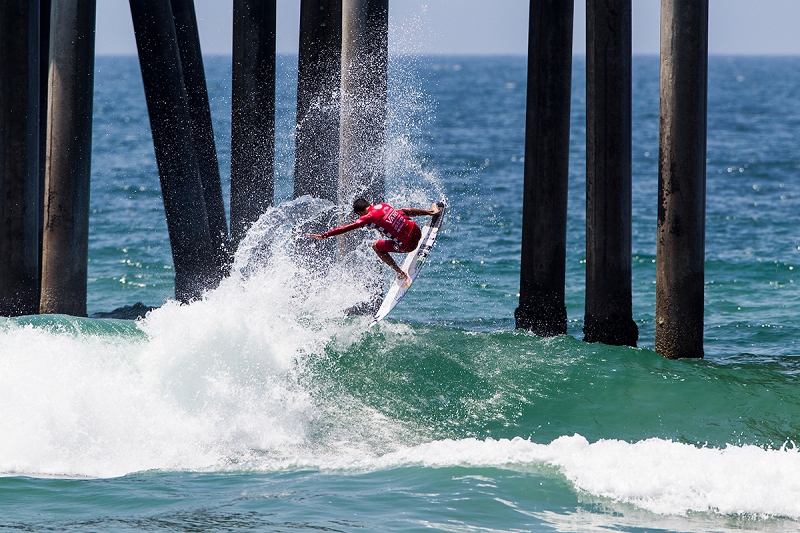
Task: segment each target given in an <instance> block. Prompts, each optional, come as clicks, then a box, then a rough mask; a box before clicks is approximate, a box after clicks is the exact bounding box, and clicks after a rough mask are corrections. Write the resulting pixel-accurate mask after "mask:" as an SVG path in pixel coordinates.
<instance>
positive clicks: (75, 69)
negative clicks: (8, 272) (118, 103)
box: [40, 0, 95, 316]
mask: <svg viewBox="0 0 800 533" xmlns="http://www.w3.org/2000/svg"><path fill="white" fill-rule="evenodd" d="M51 24H52V26H51V34H50V70H49V87H50V90H49V94H48V110H47V124H48V126H47V168H46V171H45V194H44V230H43V236H42V248H43V252H42V291H41V302H40V312H42V313H63V314H68V315H74V316H86V272H87V266H88V244H89V178H90V172H91V151H92V98H93V90H94V27H95V2H94V0H90V1H82V0H53V2H52V11H51Z"/></svg>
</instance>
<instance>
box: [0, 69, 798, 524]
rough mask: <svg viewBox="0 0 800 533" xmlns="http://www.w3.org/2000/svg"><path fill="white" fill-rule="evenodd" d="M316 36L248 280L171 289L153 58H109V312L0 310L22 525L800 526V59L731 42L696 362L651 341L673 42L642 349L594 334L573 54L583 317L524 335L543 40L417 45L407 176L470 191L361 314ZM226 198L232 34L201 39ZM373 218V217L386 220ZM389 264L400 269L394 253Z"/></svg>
mask: <svg viewBox="0 0 800 533" xmlns="http://www.w3.org/2000/svg"><path fill="white" fill-rule="evenodd" d="M295 61H296V58H293V57H289V56H285V57H281V58H280V67H279V72H278V110H279V115H278V120H277V124H278V126H277V128H278V129H277V134H276V153H277V161H276V169H277V171H276V208H275V209H273V210H271V211H270V212H269V213H267V214H266V215H265V216H264V217H262V219H261V220H260V221H259V222H258V223H257V224H256V225H255V226H254V228H253V230H252V231H251V233H250V234H249V235H248V238H247V239H246V240H245V242H244V243H243V245H242V247H241V248H240V250H239V251H238V253H237V257H236V263H235V265H234V271H233V274H232V276H231V277H230V278H229V279H227V280H225V281H224V282H223V284H222V285H221V287H220V288H219V289H218V290H216V291H214V292H212V293H210V294H208V295H207V296H206V298H205V299H204V300H202V301H199V302H195V303H193V304H192V305H189V306H181V305H178V304H176V303H174V302H172V301H170V297H171V295H172V276H173V272H172V266H171V257H170V251H169V242H168V238H167V235H166V224H165V222H164V215H163V207H162V205H161V198H160V193H159V186H158V177H157V173H156V169H155V162H154V156H153V151H152V143H151V140H150V137H149V130H148V124H147V116H146V108H145V104H144V95H143V91H142V88H141V79H140V77H139V74H138V64H137V62H136V59H135V58H98V61H97V78H96V95H95V119H94V155H93V161H92V179H93V184H92V197H91V202H92V206H91V207H92V218H91V229H90V263H89V269H90V270H89V276H90V280H89V312H90V313H100V312H107V311H111V310H112V309H115V308H117V307H120V306H123V305H132V304H134V303H135V302H143V303H144V304H145V305H146V306H152V307H157V308H158V309H156V310H154V311H152V312H150V313H149V314H148V315H147V317H146V318H145V319H143V320H139V321H136V322H134V321H128V320H112V319H97V318H88V319H86V318H74V317H64V316H39V317H21V318H12V319H0V413H2V416H0V473H2V477H0V531H295V530H301V531H319V530H323V531H364V530H366V531H404V532H406V531H423V530H436V531H457V532H484V531H487V532H488V531H609V530H610V531H795V530H800V524H799V523H798V520H800V481H798V480H800V455H799V454H798V450H797V447H796V445H795V443H796V442H798V440H800V392H798V391H800V388H799V387H798V377H797V376H798V369H800V366H799V365H800V363H798V361H800V360H799V359H798V357H797V356H798V354H799V352H798V348H797V344H796V342H797V339H798V330H797V319H798V310H797V309H798V305H797V304H798V297H799V296H800V294H798V290H797V288H796V285H797V284H798V283H800V282H798V283H795V276H796V267H797V265H798V258H800V255H798V254H800V231H798V229H797V227H798V225H797V218H796V217H797V213H798V212H800V211H799V210H798V208H799V207H800V206H799V205H798V203H800V200H799V199H800V180H798V179H797V178H798V177H800V175H799V174H800V150H799V149H798V146H800V143H798V140H799V139H798V136H800V133H799V132H800V111H798V110H800V101H798V100H800V91H798V86H800V75H798V72H800V68H798V67H800V59H797V58H740V57H733V58H728V57H712V58H711V60H710V71H709V119H708V120H709V122H708V131H709V139H708V167H707V175H708V183H707V189H708V200H707V240H706V252H707V261H706V296H705V298H706V333H705V352H706V357H705V359H703V360H691V361H668V360H665V359H663V358H661V357H660V356H658V355H656V354H655V353H654V352H653V351H652V346H653V325H652V323H653V309H654V301H655V286H654V279H655V266H654V260H655V206H656V197H657V189H656V186H657V161H656V154H657V149H658V145H657V140H658V139H657V131H658V60H657V58H655V57H637V58H636V59H635V61H634V95H633V96H634V113H633V116H634V123H633V128H634V129H633V140H634V146H633V171H634V175H633V182H634V192H633V194H634V201H633V205H634V235H633V257H632V264H633V282H634V318H635V320H636V322H637V324H638V326H639V329H640V341H639V347H638V348H626V347H610V346H604V345H599V344H586V343H583V342H582V341H581V338H582V333H581V329H582V317H583V291H584V279H583V277H584V258H585V251H584V239H585V237H584V226H585V217H584V214H583V202H584V196H583V194H584V193H583V189H584V187H585V182H584V175H585V170H584V165H585V146H584V141H583V137H584V133H585V103H584V93H585V83H584V74H583V71H584V67H585V65H584V62H583V59H582V58H576V60H575V70H574V75H573V76H574V88H573V100H572V114H573V119H572V134H571V135H572V151H571V160H570V165H571V166H570V197H569V221H568V250H567V293H566V294H567V310H568V318H569V324H568V333H569V334H568V335H567V336H563V337H556V338H550V339H543V338H538V337H536V336H534V335H531V334H528V333H525V332H521V331H515V330H514V329H513V328H514V322H513V311H514V308H515V307H516V305H517V298H518V297H517V292H518V286H519V240H520V224H521V207H522V206H521V203H520V198H521V191H522V167H523V155H524V154H523V142H524V101H525V59H524V58H517V57H483V58H477V57H455V58H412V59H409V58H406V59H400V58H396V59H395V60H394V62H393V64H392V68H391V71H390V85H391V93H390V119H389V132H390V135H389V138H390V141H389V154H390V157H389V162H390V164H389V170H388V175H387V191H388V200H389V201H390V202H392V203H397V204H403V205H407V204H412V205H418V204H421V205H425V203H428V202H431V201H433V200H436V199H439V198H440V197H442V196H444V197H446V198H447V201H448V204H449V205H450V210H449V212H448V219H447V220H446V223H445V226H444V228H443V233H442V234H441V237H440V239H439V240H438V242H437V245H436V248H435V249H434V251H433V254H432V255H431V257H430V263H429V264H428V265H427V266H426V269H425V271H423V273H422V274H421V276H420V277H419V279H418V280H417V282H416V283H415V285H414V287H413V289H412V291H411V292H410V293H409V294H408V296H407V297H406V298H405V299H404V300H403V302H402V303H401V305H400V306H398V308H397V309H396V310H395V311H394V312H393V314H392V315H391V316H390V318H389V319H388V320H387V321H386V322H384V323H382V324H380V325H379V326H378V327H376V328H373V329H368V328H367V324H368V320H367V319H366V318H361V317H346V316H345V313H344V310H345V309H347V308H348V307H350V306H351V305H353V304H355V303H358V302H359V301H361V300H363V299H364V298H366V297H367V296H368V292H369V291H368V288H367V287H366V285H365V284H364V282H363V281H362V280H363V278H364V275H365V274H364V271H363V270H362V269H361V265H363V263H364V261H365V259H366V258H369V257H370V254H371V253H372V252H371V251H370V250H369V249H368V247H367V246H364V247H362V248H361V249H360V250H359V251H357V252H356V253H355V254H354V256H353V257H351V258H349V259H348V260H347V261H345V262H343V263H341V264H339V265H336V266H335V267H333V268H332V269H331V270H330V271H328V272H325V273H324V274H320V273H319V272H314V271H311V270H309V269H308V268H307V267H308V264H307V261H306V260H305V258H304V257H303V255H302V253H300V251H302V250H303V249H305V248H304V247H303V246H296V244H298V242H299V240H298V239H299V237H298V234H299V233H300V232H299V230H298V228H302V227H303V225H304V224H307V223H309V222H310V221H312V220H313V219H316V218H318V217H323V218H324V217H325V216H329V215H330V213H331V210H332V209H334V208H333V207H332V206H330V205H327V204H324V202H317V201H312V200H310V199H300V200H298V201H290V200H291V198H290V197H291V191H292V188H291V178H292V168H293V145H294V138H293V133H292V131H293V126H294V115H293V113H294V93H293V91H294V84H295V83H296V81H295V78H294V73H293V70H292V69H293V65H294V62H295ZM206 68H207V75H208V77H209V90H210V94H211V98H212V114H213V115H214V120H215V124H214V127H215V132H216V135H217V147H218V151H219V154H220V165H221V171H222V174H223V188H224V190H225V195H226V196H227V194H228V193H227V189H228V181H227V180H228V172H229V170H228V169H229V153H230V151H229V132H230V120H229V113H230V83H229V76H230V74H229V72H230V70H229V69H230V67H229V60H228V59H227V58H210V59H209V61H208V63H207V66H206ZM369 237H370V235H369V234H367V233H366V232H365V238H369ZM386 275H387V278H386V279H387V281H388V273H387V274H386Z"/></svg>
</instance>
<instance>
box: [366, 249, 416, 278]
mask: <svg viewBox="0 0 800 533" xmlns="http://www.w3.org/2000/svg"><path fill="white" fill-rule="evenodd" d="M384 242H386V241H378V242H376V243H375V244H373V245H372V249H373V250H375V253H376V254H378V257H380V259H381V261H383V262H384V263H386V264H387V265H389V266H390V267H391V268H392V270H394V271H395V272H397V279H405V278H407V277H408V274H406V273H405V272H403V270H402V269H401V268H400V267H399V266H397V263H395V261H394V259H393V258H392V256H391V255H389V252H386V251H384V250H383V248H384V247H385V246H381V245H380V243H384Z"/></svg>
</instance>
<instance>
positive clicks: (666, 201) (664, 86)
mask: <svg viewBox="0 0 800 533" xmlns="http://www.w3.org/2000/svg"><path fill="white" fill-rule="evenodd" d="M707 77H708V0H662V2H661V112H660V114H661V117H660V127H659V157H658V185H659V195H658V239H657V244H656V313H655V321H656V324H655V326H656V331H655V349H656V352H658V353H659V354H661V355H663V356H664V357H667V358H670V359H677V358H682V357H703V290H704V279H703V277H704V265H703V261H704V255H705V189H706V183H705V182H706V111H707V109H706V108H707V86H708V79H707Z"/></svg>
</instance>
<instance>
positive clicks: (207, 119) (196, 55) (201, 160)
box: [171, 0, 231, 274]
mask: <svg viewBox="0 0 800 533" xmlns="http://www.w3.org/2000/svg"><path fill="white" fill-rule="evenodd" d="M171 3H172V15H173V17H174V18H175V33H176V35H177V37H178V48H179V50H180V54H181V67H182V68H183V79H184V82H185V84H186V96H187V98H188V101H189V116H190V117H191V120H192V123H191V130H192V139H193V140H194V144H195V150H196V151H197V156H196V157H197V165H198V170H199V171H200V182H201V184H202V186H203V198H204V199H205V202H206V214H207V216H208V228H209V231H210V232H211V244H212V246H213V248H214V253H215V260H216V268H217V269H218V270H219V271H220V272H221V273H223V274H224V273H225V272H226V271H227V265H228V262H229V259H230V253H231V252H230V250H229V246H228V222H227V218H226V217H225V202H224V201H223V199H222V184H221V182H220V177H219V163H218V161H217V148H216V145H215V144H214V128H213V126H212V124H211V109H210V107H209V104H208V87H207V85H206V74H205V69H204V68H203V56H202V54H201V52H200V36H199V34H198V32H197V15H196V14H195V9H194V0H172V2H171Z"/></svg>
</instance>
